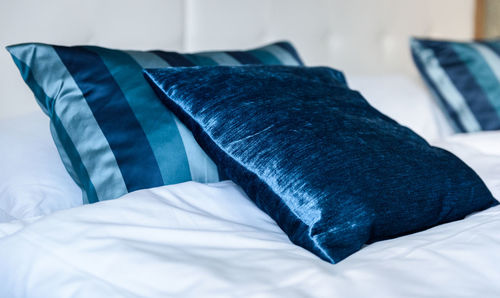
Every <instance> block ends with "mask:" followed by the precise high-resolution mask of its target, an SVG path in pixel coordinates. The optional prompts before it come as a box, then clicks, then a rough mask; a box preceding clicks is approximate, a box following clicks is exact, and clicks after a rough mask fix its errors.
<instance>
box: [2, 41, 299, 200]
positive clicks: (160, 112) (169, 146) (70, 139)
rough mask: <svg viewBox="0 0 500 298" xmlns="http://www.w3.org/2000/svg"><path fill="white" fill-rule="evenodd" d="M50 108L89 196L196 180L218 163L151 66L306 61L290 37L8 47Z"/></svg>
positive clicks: (210, 174) (66, 157)
mask: <svg viewBox="0 0 500 298" xmlns="http://www.w3.org/2000/svg"><path fill="white" fill-rule="evenodd" d="M7 50H8V51H9V52H10V54H11V55H12V57H13V59H14V61H15V63H16V65H17V67H18V68H19V70H20V72H21V75H22V76H23V79H24V80H25V82H26V83H27V84H28V86H29V87H30V88H31V90H32V91H33V93H34V94H35V96H36V99H37V101H38V103H39V104H40V106H41V107H42V109H43V111H44V112H45V113H46V114H47V115H48V116H49V117H50V118H51V125H50V126H51V132H52V136H53V138H54V141H55V143H56V145H57V148H58V150H59V154H60V155H61V158H62V160H63V162H64V165H65V167H66V169H67V170H68V172H69V173H70V175H71V177H73V179H74V180H75V182H76V183H77V184H78V185H79V186H80V187H81V189H82V191H83V200H84V202H85V203H93V202H97V201H101V200H109V199H115V198H118V197H120V196H121V195H123V194H126V193H128V192H131V191H134V190H138V189H144V188H150V187H155V186H161V185H167V184H174V183H180V182H184V181H189V180H195V181H199V182H215V181H218V180H219V179H220V178H222V177H220V175H219V172H218V169H217V167H216V166H215V164H214V163H213V162H212V160H210V158H209V157H208V156H207V155H206V154H205V152H203V150H202V149H201V148H200V147H199V146H198V144H197V143H196V141H195V140H194V138H193V136H192V134H191V132H190V131H189V130H188V129H186V127H185V126H184V125H183V124H182V123H181V122H180V121H179V120H178V119H177V118H176V117H175V116H174V115H173V114H172V113H171V112H170V111H169V110H168V109H167V108H166V107H165V106H164V105H163V104H162V103H161V102H160V100H159V99H158V98H157V96H156V95H155V93H154V92H153V90H152V89H151V87H150V86H149V84H148V83H147V82H146V80H145V79H144V77H143V75H142V69H143V68H161V67H169V66H194V65H241V64H284V65H302V62H301V60H300V58H299V56H298V54H297V52H296V51H295V49H294V48H293V47H292V45H290V44H289V43H286V42H279V43H274V44H271V45H268V46H265V47H261V48H258V49H253V50H249V51H225V52H203V53H196V54H179V53H174V52H162V51H148V52H140V51H120V50H112V49H107V48H101V47H93V46H76V47H63V46H54V45H47V44H39V43H29V44H20V45H13V46H9V47H7Z"/></svg>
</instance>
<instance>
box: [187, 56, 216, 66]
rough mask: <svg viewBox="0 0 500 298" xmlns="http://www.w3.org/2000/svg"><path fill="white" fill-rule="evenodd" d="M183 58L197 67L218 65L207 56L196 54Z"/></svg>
mask: <svg viewBox="0 0 500 298" xmlns="http://www.w3.org/2000/svg"><path fill="white" fill-rule="evenodd" d="M183 56H184V57H186V58H187V59H188V60H189V61H191V62H193V64H195V65H197V66H210V65H218V64H217V62H215V61H214V60H213V59H211V58H210V57H207V56H203V55H197V54H184V55H183Z"/></svg>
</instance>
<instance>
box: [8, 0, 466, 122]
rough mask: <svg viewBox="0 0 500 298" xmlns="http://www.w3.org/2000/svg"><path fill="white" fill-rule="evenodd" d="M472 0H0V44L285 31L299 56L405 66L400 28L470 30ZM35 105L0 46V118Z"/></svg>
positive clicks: (146, 40) (215, 42)
mask: <svg viewBox="0 0 500 298" xmlns="http://www.w3.org/2000/svg"><path fill="white" fill-rule="evenodd" d="M473 15H474V0H43V1H40V0H8V1H5V0H2V1H0V45H1V46H2V47H5V46H6V45H8V44H13V43H20V42H30V41H38V42H47V43H56V44H64V45H75V44H94V45H101V46H109V47H115V48H127V49H153V48H154V49H165V50H181V51H197V50H208V49H227V48H247V47H254V46H257V45H261V44H264V43H267V42H271V41H275V40H282V39H286V40H290V41H292V42H293V44H294V45H295V46H296V47H297V48H298V50H299V53H300V54H301V56H302V57H303V58H304V60H305V62H306V63H307V64H309V65H329V66H332V67H335V68H338V69H341V70H343V71H345V72H346V73H347V74H351V73H362V74H379V73H395V72H398V73H406V74H408V75H414V74H415V70H414V66H413V63H412V62H411V59H410V53H409V49H408V38H409V36H412V35H416V36H429V37H445V38H458V39H464V38H465V39H467V38H471V37H472V36H473V32H474V28H473V24H474V20H473ZM35 109H38V108H37V107H36V104H35V101H34V100H33V98H32V94H31V93H30V91H29V90H28V88H27V87H26V86H25V85H24V83H23V82H22V80H21V78H20V75H19V73H18V71H17V69H16V68H15V66H14V63H12V61H10V57H9V55H8V54H7V52H6V51H4V50H0V118H3V117H10V116H15V115H18V114H22V113H26V112H29V111H32V110H35Z"/></svg>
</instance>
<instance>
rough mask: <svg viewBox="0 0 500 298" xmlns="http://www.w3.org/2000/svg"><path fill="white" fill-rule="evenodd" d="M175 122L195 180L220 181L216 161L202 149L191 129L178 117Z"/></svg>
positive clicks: (205, 181)
mask: <svg viewBox="0 0 500 298" xmlns="http://www.w3.org/2000/svg"><path fill="white" fill-rule="evenodd" d="M175 123H176V124H177V129H178V130H179V133H180V135H181V137H182V142H183V143H184V149H185V150H186V154H187V156H188V159H189V170H190V171H191V177H192V178H193V180H194V181H198V182H203V183H211V182H218V181H219V173H218V170H217V166H216V165H215V163H214V162H213V161H212V160H211V159H210V157H208V155H207V154H206V153H205V151H203V149H201V147H200V145H198V143H197V142H196V140H195V139H194V137H193V134H192V133H191V131H190V130H189V129H188V128H187V127H186V126H184V124H182V123H181V121H180V120H179V119H178V118H175Z"/></svg>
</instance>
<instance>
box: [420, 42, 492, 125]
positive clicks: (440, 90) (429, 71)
mask: <svg viewBox="0 0 500 298" xmlns="http://www.w3.org/2000/svg"><path fill="white" fill-rule="evenodd" d="M411 50H412V54H413V59H414V61H415V64H416V65H417V68H418V69H419V71H420V74H421V75H422V77H423V78H424V80H425V81H426V82H427V85H428V86H429V88H430V89H431V91H432V92H433V93H434V94H435V97H436V98H437V100H438V102H439V104H440V106H441V107H442V109H443V111H444V112H445V113H446V115H447V116H448V118H449V121H450V123H451V124H452V125H453V127H454V130H455V131H456V132H474V131H480V130H498V129H500V40H496V41H477V42H453V41H438V40H427V39H412V40H411Z"/></svg>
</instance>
